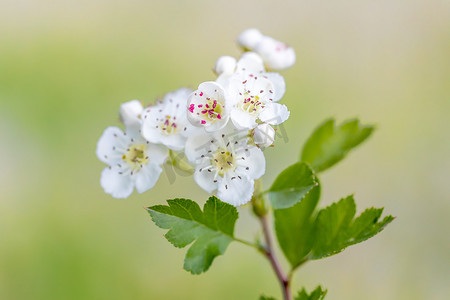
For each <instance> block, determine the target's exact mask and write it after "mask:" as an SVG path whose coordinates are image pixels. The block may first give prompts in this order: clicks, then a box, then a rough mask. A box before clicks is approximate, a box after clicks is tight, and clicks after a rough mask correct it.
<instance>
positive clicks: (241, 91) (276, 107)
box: [230, 74, 290, 129]
mask: <svg viewBox="0 0 450 300" xmlns="http://www.w3.org/2000/svg"><path fill="white" fill-rule="evenodd" d="M242 79H244V80H242ZM230 90H231V91H232V92H231V93H232V94H233V95H234V96H235V100H234V105H233V108H232V110H231V113H230V116H231V120H232V122H233V124H234V125H235V126H236V127H237V128H238V129H253V128H255V127H256V126H257V125H258V123H257V122H256V121H257V120H260V121H261V122H265V123H268V124H271V125H279V124H281V123H283V122H284V121H286V120H287V119H288V118H289V114H290V113H289V111H288V109H287V107H286V105H283V104H279V103H275V101H276V99H275V98H274V85H273V83H272V81H270V80H269V79H267V78H265V77H264V76H262V77H260V76H257V75H254V74H249V75H248V76H246V77H244V78H242V76H240V75H236V76H235V77H234V78H232V79H230Z"/></svg>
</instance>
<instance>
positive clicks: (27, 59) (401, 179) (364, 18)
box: [0, 0, 450, 300]
mask: <svg viewBox="0 0 450 300" xmlns="http://www.w3.org/2000/svg"><path fill="white" fill-rule="evenodd" d="M248 27H257V28H259V29H261V30H262V31H263V33H266V34H268V35H271V36H274V37H276V38H278V39H280V40H282V41H286V42H288V43H289V44H291V45H292V46H293V47H294V48H295V50H296V53H297V58H298V62H297V64H296V65H295V66H294V67H293V68H291V69H289V70H286V71H284V72H282V74H283V75H284V76H285V79H286V82H287V93H286V96H285V98H284V100H283V101H284V103H286V104H287V105H288V107H289V108H290V110H291V117H290V119H289V120H288V121H287V122H286V124H285V128H286V130H287V137H288V141H287V142H285V141H283V140H279V141H278V143H277V146H276V147H275V148H273V149H270V150H267V151H266V152H265V153H266V157H267V173H266V176H265V178H264V182H265V183H266V184H270V183H271V181H272V180H273V179H274V178H275V176H276V175H277V174H278V173H279V172H280V171H281V170H282V169H284V168H285V167H286V166H288V165H289V164H291V163H292V162H294V161H295V159H296V158H297V155H298V152H299V149H300V147H301V145H302V144H303V142H304V141H305V139H306V138H307V136H308V135H309V133H310V132H311V131H312V129H313V128H314V127H315V126H316V125H317V124H318V123H319V122H321V121H322V120H323V119H325V118H327V117H330V116H334V117H336V118H337V119H338V121H342V120H344V119H345V118H349V117H355V116H357V117H360V118H361V119H362V120H363V122H369V123H375V124H377V127H378V130H377V131H376V134H375V135H374V136H373V138H371V139H370V141H369V142H367V143H365V144H364V145H363V146H361V147H360V148H359V149H357V151H355V152H354V153H352V154H351V155H350V156H349V157H348V158H347V159H346V160H345V161H344V162H342V163H341V164H339V165H338V166H336V167H335V168H333V169H332V170H330V171H328V172H326V173H325V174H323V176H322V178H321V179H322V183H323V185H324V192H323V197H322V202H321V205H326V204H327V203H330V202H331V201H335V200H338V199H339V198H340V197H343V196H347V195H349V194H352V193H354V194H355V198H356V200H357V204H358V205H359V210H362V209H364V208H366V207H369V206H376V207H381V206H384V207H385V211H386V212H387V213H390V214H393V215H395V216H397V219H396V220H395V221H394V223H393V224H391V225H390V226H389V227H388V228H387V230H385V231H384V232H383V233H382V234H380V235H379V236H377V237H375V238H373V239H372V240H370V241H368V242H366V243H364V244H360V245H357V246H353V247H351V248H349V249H347V250H346V251H345V252H344V253H342V254H340V255H336V256H333V257H331V258H328V259H325V260H322V261H319V262H311V263H308V264H307V265H305V266H304V267H303V268H302V269H300V271H299V272H298V273H297V275H296V276H295V279H294V287H295V288H298V289H299V288H300V287H301V286H303V285H304V286H306V287H307V288H308V289H312V288H314V287H315V286H316V285H318V284H322V285H323V286H325V287H327V288H328V289H329V293H328V297H327V298H329V299H346V300H361V299H367V300H375V299H410V300H411V299H412V300H415V299H417V300H419V299H448V298H447V297H448V295H449V294H450V287H449V281H450V275H449V269H450V237H449V232H448V229H449V227H450V217H449V216H448V215H449V212H450V201H449V200H450V184H449V180H450V130H449V129H450V122H449V121H450V84H449V78H450V76H449V75H450V74H449V73H450V56H449V53H450V3H449V2H448V1H444V0H442V1H440V0H427V1H425V0H423V1H415V0H409V1H402V0H379V1H368V0H349V1H345V0H337V1H317V0H315V1H285V2H275V1H256V0H255V1H245V2H243V1H234V0H232V1H223V2H219V1H206V0H205V1H200V0H196V1H143V0H142V1H138V0H131V1H130V0H129V1H106V0H90V1H87V0H86V1H85V0H83V1H68V0H66V1H50V0H36V1H32V0H0V141H1V142H0V299H6V300H9V299H11V300H16V299H20V300H22V299H257V297H258V295H259V294H260V293H262V292H264V293H265V294H267V295H273V296H277V297H279V295H280V294H279V287H278V284H277V282H276V280H275V277H274V275H273V273H272V271H271V269H270V265H269V264H268V262H266V261H265V259H264V258H263V257H262V256H261V255H259V254H257V253H256V252H254V250H253V249H250V248H246V247H244V246H241V245H238V244H231V246H230V247H229V248H228V250H227V253H226V255H225V256H222V257H219V258H218V259H217V260H216V261H215V263H214V264H213V266H212V268H211V269H210V271H208V272H207V273H206V274H202V275H200V276H192V275H190V274H189V273H187V272H185V271H184V270H182V264H183V257H184V253H185V250H180V249H175V248H174V247H172V246H171V245H170V244H169V243H168V242H167V241H166V240H165V239H164V238H163V233H164V231H162V230H160V229H158V228H156V226H155V225H154V224H153V223H152V222H151V220H150V218H149V216H148V215H147V213H146V212H145V210H144V209H143V207H144V206H149V205H152V204H156V203H158V204H159V203H163V202H164V200H165V199H168V198H174V197H179V196H185V197H190V198H191V199H194V200H197V201H199V202H202V203H203V202H204V200H206V198H207V194H206V193H205V192H203V191H202V190H201V189H200V188H198V187H197V186H196V185H195V183H194V182H193V180H192V178H189V177H177V178H176V180H175V183H173V184H172V183H171V181H170V178H169V177H168V176H167V175H164V174H163V175H162V176H161V178H160V180H159V182H158V183H157V185H156V187H155V188H154V189H152V190H151V191H149V192H147V193H145V194H142V195H137V194H135V195H133V196H132V197H131V198H129V199H127V200H117V199H113V198H111V197H110V196H108V195H106V194H104V193H103V191H102V189H101V187H100V185H99V176H100V172H101V170H102V168H103V167H104V165H103V164H102V163H101V162H100V161H98V160H97V158H96V156H95V147H96V143H97V140H98V138H99V137H100V135H101V133H102V131H103V130H104V129H105V128H106V127H107V126H109V125H118V124H119V119H118V107H119V104H120V103H122V102H124V101H127V100H131V99H140V100H142V101H143V102H144V103H151V102H153V101H154V100H155V99H156V98H158V97H162V96H163V95H164V94H165V93H166V92H169V91H172V90H175V89H177V88H179V87H182V86H188V87H192V88H195V87H196V86H197V85H198V84H199V83H200V82H202V81H207V80H213V79H214V75H213V73H212V72H211V69H212V67H213V66H214V63H215V60H216V58H217V57H218V56H220V55H227V54H228V55H233V56H238V55H239V50H238V48H237V46H236V44H235V38H236V36H237V34H238V33H239V32H240V31H241V30H243V29H245V28H248ZM239 211H240V215H241V218H240V220H239V221H238V224H237V229H236V232H237V235H238V236H240V237H243V238H246V239H252V237H253V236H254V234H256V233H258V226H257V223H256V222H255V221H254V220H253V219H252V217H251V215H250V214H249V212H248V208H246V207H243V208H240V209H239Z"/></svg>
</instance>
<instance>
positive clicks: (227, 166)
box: [212, 150, 236, 176]
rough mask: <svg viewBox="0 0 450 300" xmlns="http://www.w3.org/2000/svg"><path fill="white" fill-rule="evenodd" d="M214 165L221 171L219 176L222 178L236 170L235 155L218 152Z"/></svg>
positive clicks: (228, 152)
mask: <svg viewBox="0 0 450 300" xmlns="http://www.w3.org/2000/svg"><path fill="white" fill-rule="evenodd" d="M212 164H213V166H215V167H216V169H217V170H218V171H219V175H221V176H223V174H224V173H226V172H228V171H230V170H234V169H235V168H236V165H235V159H234V157H233V153H231V152H230V151H227V150H219V151H217V152H216V154H214V156H213V161H212Z"/></svg>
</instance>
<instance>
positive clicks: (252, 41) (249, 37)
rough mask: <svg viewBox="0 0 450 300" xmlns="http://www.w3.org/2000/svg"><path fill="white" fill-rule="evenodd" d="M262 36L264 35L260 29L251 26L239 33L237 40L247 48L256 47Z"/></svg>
mask: <svg viewBox="0 0 450 300" xmlns="http://www.w3.org/2000/svg"><path fill="white" fill-rule="evenodd" d="M262 38H263V35H262V33H261V32H260V31H259V30H258V29H255V28H250V29H247V30H244V31H242V32H241V33H240V34H239V35H238V38H237V42H238V44H239V45H240V46H242V47H243V48H245V49H254V48H255V47H256V45H257V44H258V43H259V42H260V41H261V40H262Z"/></svg>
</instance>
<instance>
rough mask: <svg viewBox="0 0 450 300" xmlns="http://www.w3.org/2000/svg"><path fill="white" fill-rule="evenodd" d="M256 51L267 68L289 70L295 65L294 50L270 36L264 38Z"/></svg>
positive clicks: (256, 47)
mask: <svg viewBox="0 0 450 300" xmlns="http://www.w3.org/2000/svg"><path fill="white" fill-rule="evenodd" d="M254 50H255V52H257V53H258V54H260V55H261V57H262V58H263V60H264V63H265V64H266V66H267V67H268V68H269V69H272V70H283V69H287V68H289V67H292V66H293V65H294V63H295V59H296V58H295V52H294V49H293V48H292V47H290V46H288V45H287V44H285V43H282V42H280V41H277V40H275V39H273V38H271V37H269V36H264V38H262V39H261V41H260V42H259V43H258V44H257V45H256V46H255V49H254Z"/></svg>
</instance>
